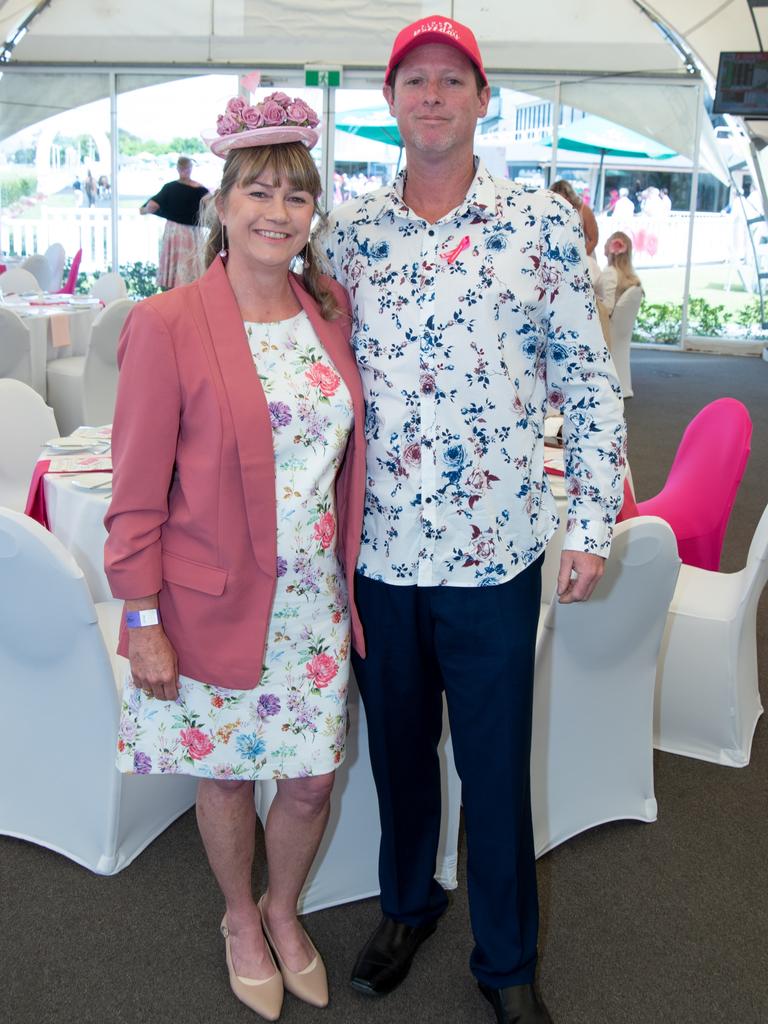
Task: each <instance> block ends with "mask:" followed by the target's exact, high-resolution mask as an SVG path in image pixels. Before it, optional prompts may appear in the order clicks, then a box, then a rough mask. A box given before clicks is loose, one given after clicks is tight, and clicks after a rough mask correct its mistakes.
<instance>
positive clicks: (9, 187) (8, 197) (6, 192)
mask: <svg viewBox="0 0 768 1024" xmlns="http://www.w3.org/2000/svg"><path fill="white" fill-rule="evenodd" d="M36 192H37V178H34V177H32V175H24V176H22V177H18V178H16V177H14V178H10V177H8V178H6V177H3V176H2V175H0V200H2V204H3V206H11V205H13V203H18V201H19V200H20V199H23V198H24V196H33V195H35V193H36Z"/></svg>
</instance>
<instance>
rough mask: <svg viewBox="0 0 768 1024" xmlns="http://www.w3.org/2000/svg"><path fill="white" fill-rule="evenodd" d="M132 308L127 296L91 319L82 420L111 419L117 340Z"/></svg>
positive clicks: (107, 420) (113, 403)
mask: <svg viewBox="0 0 768 1024" xmlns="http://www.w3.org/2000/svg"><path fill="white" fill-rule="evenodd" d="M115 276H117V275H115ZM132 309H133V302H132V301H131V300H130V299H125V298H123V299H116V300H115V301H114V302H111V303H110V304H109V305H108V306H107V307H106V308H105V309H104V310H103V311H102V312H101V314H100V315H99V316H98V317H97V318H96V319H95V320H94V322H93V326H92V327H91V340H90V343H89V345H88V355H87V356H86V357H85V368H84V370H83V416H84V420H83V422H84V423H90V424H93V425H99V424H102V423H111V422H112V419H113V417H114V413H115V399H116V398H117V378H118V370H117V343H118V341H119V340H120V332H121V331H122V329H123V324H124V323H125V321H126V318H127V316H128V314H129V313H130V311H131V310H132Z"/></svg>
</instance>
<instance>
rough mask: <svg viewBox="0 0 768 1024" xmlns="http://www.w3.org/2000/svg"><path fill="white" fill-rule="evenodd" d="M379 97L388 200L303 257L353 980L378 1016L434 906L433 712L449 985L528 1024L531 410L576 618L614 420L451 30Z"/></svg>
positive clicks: (613, 400)
mask: <svg viewBox="0 0 768 1024" xmlns="http://www.w3.org/2000/svg"><path fill="white" fill-rule="evenodd" d="M385 83H386V84H385V86H384V95H385V97H386V99H387V101H388V103H389V106H390V110H391V111H392V113H393V115H394V116H395V117H396V118H397V122H398V126H399V128H400V132H401V135H402V137H403V139H404V142H405V148H406V154H407V169H406V171H405V172H403V173H402V174H401V175H400V176H399V177H398V179H397V180H396V181H395V183H394V185H393V186H390V187H386V188H383V189H379V190H378V191H376V192H372V193H369V194H368V195H366V196H364V197H362V198H361V199H359V200H355V201H353V202H350V203H348V204H346V205H344V206H342V207H341V208H339V209H337V210H336V211H335V212H334V214H333V216H332V217H331V222H330V225H329V230H328V234H327V236H326V249H327V253H328V256H329V258H330V260H331V262H332V264H333V268H334V271H335V273H336V276H337V277H338V279H339V280H340V281H341V282H342V283H343V284H344V285H345V286H346V288H347V289H348V291H349V293H350V297H351V300H352V305H353V310H354V328H353V344H354V346H355V351H356V355H357V360H358V364H359V367H360V372H361V376H362V379H363V387H364V389H365V393H366V410H367V415H366V436H367V441H368V457H367V475H368V490H367V496H366V507H365V520H364V525H363V539H362V548H361V555H360V561H359V562H358V575H357V577H356V594H357V602H358V609H359V611H360V614H361V617H362V621H363V627H364V630H365V636H366V643H367V650H368V655H367V658H366V659H365V660H364V661H363V660H360V659H357V660H356V661H355V674H356V676H357V680H358V684H359V686H360V691H361V694H362V697H363V701H364V703H365V709H366V714H367V718H368V730H369V736H370V750H371V763H372V766H373V771H374V777H375V780H376V787H377V792H378V798H379V811H380V816H381V825H382V839H381V852H380V863H379V875H380V882H381V905H382V910H383V915H384V916H383V919H382V921H381V923H380V924H379V926H378V927H377V929H376V931H375V932H374V934H373V935H372V937H371V939H370V940H369V942H368V943H367V944H366V946H365V947H364V949H363V951H362V953H361V954H360V957H359V958H358V961H357V964H356V966H355V968H354V973H353V977H352V984H353V986H354V987H355V988H356V989H359V990H360V991H362V992H367V993H370V994H373V995H383V994H385V993H387V992H389V991H391V990H392V989H393V988H394V987H395V986H396V985H398V984H399V983H400V982H401V981H402V980H403V978H404V977H405V975H406V974H407V972H408V969H409V967H410V964H411V961H412V959H413V956H414V954H415V952H416V950H417V948H418V947H419V945H420V944H421V943H422V942H423V941H424V940H425V939H426V938H428V936H429V935H431V934H432V932H433V931H434V930H435V927H436V922H437V919H438V918H439V917H440V915H441V914H442V913H443V912H444V910H445V909H446V906H447V897H446V894H445V893H444V892H443V890H442V889H441V887H440V886H439V885H438V883H437V882H436V881H435V879H434V877H433V875H434V870H435V856H436V851H437V845H438V838H439V830H440V773H439V761H438V756H437V752H436V749H437V745H438V741H439V738H440V732H441V723H442V693H443V691H444V692H445V695H446V699H447V704H448V711H449V717H450V725H451V735H452V740H453V748H454V756H455V760H456V767H457V770H458V773H459V775H460V777H461V779H462V795H463V804H464V815H465V824H466V834H467V851H468V855H467V862H468V888H469V898H470V910H471V918H472V928H473V932H474V936H475V942H476V945H475V948H474V951H473V954H472V959H471V969H472V972H473V974H474V975H475V977H476V978H477V980H478V982H479V985H480V989H481V991H482V993H483V995H484V996H485V997H486V998H487V999H488V1000H489V1002H490V1003H491V1005H492V1006H493V1008H494V1011H495V1013H496V1018H497V1020H498V1021H499V1022H501V1024H512V1022H518V1024H544V1022H549V1021H551V1018H550V1016H549V1014H548V1012H547V1010H546V1008H545V1006H544V1004H543V1003H542V1002H541V1000H540V997H539V996H538V993H537V992H536V991H535V989H534V987H533V980H534V972H535V968H536V939H537V927H538V908H537V895H536V872H535V862H534V851H533V838H532V827H531V811H530V787H529V758H530V732H531V708H532V689H533V656H534V646H535V638H536V624H537V620H538V614H539V601H540V568H541V561H542V557H543V556H542V552H543V550H544V547H545V544H546V542H547V540H548V539H549V538H550V537H551V536H552V534H553V533H554V530H555V527H556V523H557V514H556V512H555V506H554V501H553V499H552V497H551V495H550V494H549V491H548V488H547V484H546V478H545V475H544V470H543V459H544V451H543V422H544V413H545V410H546V408H547V404H548V402H549V403H551V404H552V405H555V406H558V407H562V410H563V413H564V415H565V422H564V431H563V433H564V438H565V444H566V467H567V477H568V479H567V484H568V493H569V512H568V536H567V540H566V544H565V547H566V549H567V550H565V551H564V553H563V556H562V560H561V566H560V575H559V581H558V593H559V595H560V600H561V601H563V602H570V601H580V600H584V599H586V598H587V597H589V595H590V593H591V592H592V589H593V588H594V586H595V585H596V583H597V580H598V579H599V576H600V575H601V573H602V566H603V559H604V558H605V556H606V555H607V554H608V550H609V546H610V537H611V528H612V525H613V521H614V518H615V515H616V512H617V510H618V507H619V504H620V494H621V485H622V477H623V467H624V430H623V421H622V416H621V400H620V397H619V394H620V392H619V386H618V382H617V380H616V377H615V374H614V371H613V367H612V364H611V361H610V356H609V355H608V353H607V350H606V348H605V345H604V343H603V340H602V336H601V332H600V326H599V322H598V318H597V313H596V310H595V303H594V296H593V292H592V287H591V284H590V281H589V276H588V273H587V270H586V263H585V255H584V245H583V239H582V236H581V228H580V223H579V219H578V216H577V215H576V214H575V213H574V212H573V211H572V210H571V208H570V207H569V206H568V205H567V204H566V203H564V202H562V201H561V200H560V199H559V198H558V197H556V196H554V195H553V194H552V193H549V192H536V191H534V190H531V189H524V188H520V187H518V186H516V185H514V184H513V183H511V182H509V181H506V180H495V179H494V178H492V177H491V176H490V175H489V174H488V173H487V171H486V170H485V168H484V166H483V164H482V162H481V161H479V160H476V159H475V158H474V156H473V138H474V131H475V126H476V123H477V120H478V118H480V117H482V116H483V115H484V114H485V112H486V110H487V107H488V101H489V97H490V89H489V87H488V82H487V79H486V76H485V72H484V70H483V64H482V60H481V57H480V53H479V50H478V48H477V43H476V41H475V38H474V36H473V35H472V33H471V32H470V30H469V29H467V28H465V27H464V26H463V25H460V24H458V23H457V22H454V21H451V20H450V19H448V18H444V17H441V16H434V17H431V18H426V19H424V20H422V21H419V22H416V23H415V24H413V25H410V26H408V27H407V28H406V29H404V30H403V31H402V32H401V33H400V34H399V35H398V37H397V39H396V41H395V45H394V48H393V50H392V55H391V57H390V61H389V66H388V67H387V71H386V76H385Z"/></svg>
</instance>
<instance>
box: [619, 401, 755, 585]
mask: <svg viewBox="0 0 768 1024" xmlns="http://www.w3.org/2000/svg"><path fill="white" fill-rule="evenodd" d="M751 436H752V421H751V419H750V417H749V413H748V412H747V409H746V408H745V406H744V405H742V403H741V402H739V401H737V400H736V399H735V398H718V399H717V400H716V401H714V402H711V403H710V404H709V405H706V406H705V407H704V408H703V409H702V410H701V412H700V413H698V414H697V415H696V416H694V418H693V419H692V420H691V422H690V423H689V424H688V426H687V427H686V428H685V433H684V434H683V439H682V441H681V442H680V445H679V447H678V449H677V452H676V453H675V458H674V461H673V462H672V466H671V468H670V470H669V475H668V476H667V482H666V483H665V484H664V487H663V489H662V490H661V491H660V492H659V493H658V494H657V495H656V497H655V498H649V500H648V501H640V502H638V503H637V506H636V508H637V513H636V514H637V515H641V516H659V517H660V518H661V519H664V520H665V521H666V522H668V523H669V525H670V526H671V527H672V529H673V530H674V533H675V537H676V538H677V550H678V552H679V554H680V558H681V559H682V561H683V562H684V563H685V564H686V565H695V566H698V567H699V568H700V569H710V570H711V571H712V572H717V571H718V570H719V569H720V553H721V551H722V547H723V539H724V538H725V529H726V527H727V525H728V518H729V516H730V514H731V509H732V508H733V503H734V501H735V499H736V491H737V490H738V489H739V484H740V483H741V478H742V476H743V475H744V469H745V467H746V464H747V459H748V457H749V442H750V438H751ZM625 495H626V491H625ZM623 512H624V509H622V513H623ZM622 518H630V516H629V515H626V516H625V515H622Z"/></svg>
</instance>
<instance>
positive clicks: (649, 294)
mask: <svg viewBox="0 0 768 1024" xmlns="http://www.w3.org/2000/svg"><path fill="white" fill-rule="evenodd" d="M638 276H639V277H640V280H641V281H642V282H643V289H644V290H645V298H646V301H647V302H675V303H680V302H682V301H683V286H684V283H685V269H684V268H683V267H673V268H669V269H666V270H646V269H644V270H642V271H641V272H640V273H639V275H638ZM729 277H730V291H729V290H727V288H728V282H729ZM691 297H692V298H698V299H706V300H707V302H709V303H710V304H711V305H713V306H725V308H726V310H728V312H735V311H736V310H738V309H741V308H742V306H746V305H747V303H748V302H752V301H753V300H754V299H756V298H757V295H752V294H750V293H749V292H747V291H745V289H744V286H743V284H742V283H741V278H740V277H739V275H738V274H737V273H736V271H735V270H731V269H730V268H729V267H728V266H727V265H725V264H722V263H718V264H715V265H712V266H697V267H694V268H693V271H692V273H691Z"/></svg>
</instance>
